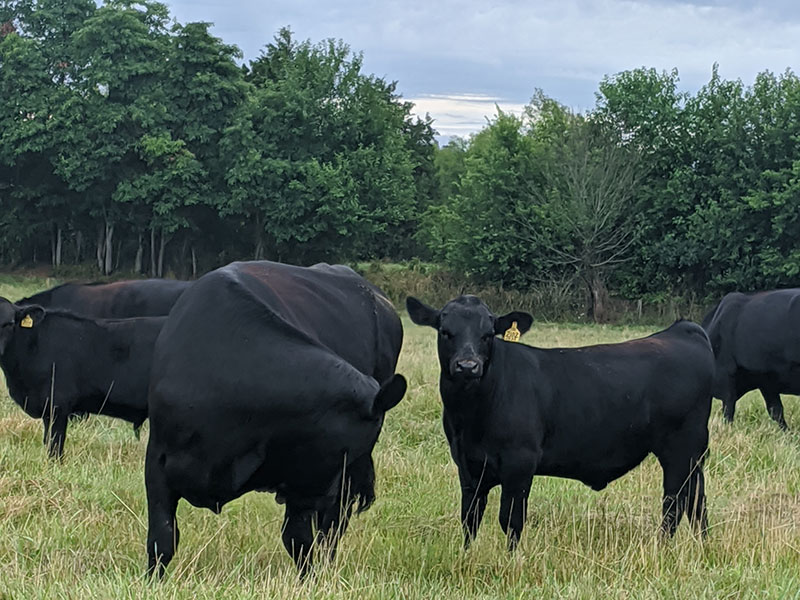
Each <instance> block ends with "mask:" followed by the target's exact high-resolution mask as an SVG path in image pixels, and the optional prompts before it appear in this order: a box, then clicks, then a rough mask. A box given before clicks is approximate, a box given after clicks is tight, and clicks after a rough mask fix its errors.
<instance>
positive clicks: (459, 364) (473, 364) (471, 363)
mask: <svg viewBox="0 0 800 600" xmlns="http://www.w3.org/2000/svg"><path fill="white" fill-rule="evenodd" d="M478 366H479V365H478V361H477V360H472V359H471V358H469V359H467V360H459V361H456V371H458V372H459V373H477V372H478Z"/></svg>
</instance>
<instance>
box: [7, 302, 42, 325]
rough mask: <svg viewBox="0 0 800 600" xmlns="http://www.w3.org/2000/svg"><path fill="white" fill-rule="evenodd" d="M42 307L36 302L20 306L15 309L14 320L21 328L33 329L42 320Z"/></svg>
mask: <svg viewBox="0 0 800 600" xmlns="http://www.w3.org/2000/svg"><path fill="white" fill-rule="evenodd" d="M44 315H45V312H44V308H42V307H41V306H39V305H38V304H31V305H30V306H22V307H20V308H18V309H17V314H16V317H15V319H14V321H15V322H16V324H17V327H22V328H23V329H33V328H34V327H36V326H37V325H38V324H39V323H41V322H42V321H43V320H44Z"/></svg>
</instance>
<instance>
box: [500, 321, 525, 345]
mask: <svg viewBox="0 0 800 600" xmlns="http://www.w3.org/2000/svg"><path fill="white" fill-rule="evenodd" d="M520 335H522V334H520V332H519V329H517V322H516V321H513V322H512V323H511V327H509V328H508V329H506V332H505V333H504V334H503V339H504V340H505V341H507V342H518V341H519V336H520Z"/></svg>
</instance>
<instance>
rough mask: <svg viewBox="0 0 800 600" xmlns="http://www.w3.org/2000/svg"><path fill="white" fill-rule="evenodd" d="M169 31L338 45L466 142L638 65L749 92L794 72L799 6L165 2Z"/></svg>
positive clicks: (686, 81) (709, 0)
mask: <svg viewBox="0 0 800 600" xmlns="http://www.w3.org/2000/svg"><path fill="white" fill-rule="evenodd" d="M167 4H168V5H169V7H170V9H171V11H172V14H173V15H174V16H175V17H176V18H177V19H178V21H180V22H181V23H186V22H189V21H208V22H211V23H214V24H215V26H214V28H213V29H212V31H213V33H214V34H215V35H217V36H218V37H220V38H222V39H223V40H224V41H225V42H226V43H229V44H236V45H237V46H239V48H241V49H242V51H243V52H244V56H245V60H252V59H254V58H256V57H257V56H258V54H259V52H260V50H261V48H263V47H264V45H265V44H266V43H268V42H269V41H271V40H272V38H273V37H274V35H275V33H276V32H277V31H278V29H279V28H280V27H283V26H289V27H290V28H291V29H292V31H294V33H295V37H296V38H297V39H311V40H312V41H313V42H318V41H320V40H323V39H325V38H330V37H333V38H338V39H342V40H344V41H345V42H346V43H347V44H349V45H350V47H351V48H352V49H353V50H354V51H361V52H363V53H364V66H365V70H366V71H367V72H369V73H374V74H376V75H379V76H381V77H384V78H386V79H388V80H396V81H397V82H398V90H399V92H400V93H401V94H402V95H403V97H405V98H406V99H409V100H411V101H413V102H414V103H415V104H416V105H417V110H418V112H420V113H423V114H424V113H425V112H428V113H430V115H431V116H432V117H433V118H434V119H435V123H434V126H435V128H436V129H437V130H438V131H439V133H440V135H442V136H451V135H468V134H469V133H471V132H474V131H477V130H478V129H480V128H481V127H482V126H483V125H484V124H485V123H486V116H491V115H492V114H494V111H495V108H494V107H495V104H498V105H499V106H501V107H502V108H504V109H506V110H519V109H520V108H521V107H522V105H524V104H526V103H527V102H528V101H529V100H530V97H531V95H532V94H533V91H534V90H535V89H536V88H542V89H543V90H544V92H545V93H546V94H547V95H549V96H551V97H553V98H555V99H557V100H559V101H560V102H562V103H564V104H566V105H568V106H571V107H573V108H574V109H577V110H585V109H587V108H590V107H592V106H593V105H594V102H595V97H594V94H595V91H596V90H597V84H598V82H599V81H600V80H601V79H602V77H603V76H604V75H607V74H608V75H611V74H614V73H618V72H620V71H624V70H626V69H633V68H636V67H640V66H646V67H655V68H657V69H659V70H662V69H672V68H673V67H676V68H677V69H678V71H679V73H680V77H681V82H682V85H683V86H684V88H685V89H687V90H690V91H695V90H696V89H697V88H698V87H700V86H701V85H703V83H705V82H706V81H708V78H709V76H710V73H711V66H712V64H713V63H714V62H718V63H719V65H720V74H721V75H722V76H723V77H725V78H741V79H742V80H743V81H744V82H745V83H747V84H749V83H752V80H753V78H754V76H755V75H756V73H758V72H759V71H763V70H764V69H770V70H772V71H777V72H782V71H783V70H785V69H786V68H787V67H791V68H793V69H796V68H797V67H798V62H800V61H799V60H798V59H800V1H799V0H774V1H767V2H748V1H746V0H731V1H724V0H705V1H700V0H698V1H696V2H695V1H686V2H678V1H671V0H598V1H589V0H538V1H524V0H519V1H516V0H508V1H491V0H480V1H478V0H458V1H456V0H407V1H405V2H399V1H394V0H387V1H382V2H381V1H376V0H342V1H337V0H268V1H259V0H167Z"/></svg>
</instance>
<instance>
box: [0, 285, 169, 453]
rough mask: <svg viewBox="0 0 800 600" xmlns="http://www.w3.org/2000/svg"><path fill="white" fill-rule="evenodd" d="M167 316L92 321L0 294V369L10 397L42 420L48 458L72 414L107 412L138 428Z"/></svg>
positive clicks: (57, 449) (144, 414)
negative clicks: (21, 303) (151, 367)
mask: <svg viewBox="0 0 800 600" xmlns="http://www.w3.org/2000/svg"><path fill="white" fill-rule="evenodd" d="M165 321H166V317H139V318H134V319H90V318H87V317H81V316H79V315H76V314H73V313H71V312H69V311H64V310H46V309H44V308H42V307H41V306H36V305H33V306H19V305H16V304H13V303H11V302H9V301H8V300H6V299H5V298H0V368H2V369H3V371H4V372H5V375H6V383H7V385H8V391H9V394H10V395H11V398H12V399H13V400H14V402H16V403H17V404H18V405H19V406H20V407H21V408H22V409H23V410H24V411H25V412H26V413H27V414H28V415H29V416H31V417H33V418H36V419H42V422H43V423H44V440H45V444H47V446H48V449H49V452H50V454H51V456H58V457H60V456H61V455H62V453H63V450H64V439H65V438H66V434H67V422H68V420H69V417H70V416H71V415H74V414H87V413H95V414H104V415H107V416H110V417H117V418H120V419H125V420H127V421H130V422H132V423H133V424H134V427H139V426H141V424H142V423H143V422H144V420H145V419H146V418H147V386H148V383H149V381H150V365H151V363H152V354H153V346H154V345H155V341H156V338H157V337H158V334H159V332H160V331H161V327H162V326H163V324H164V322H165Z"/></svg>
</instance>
